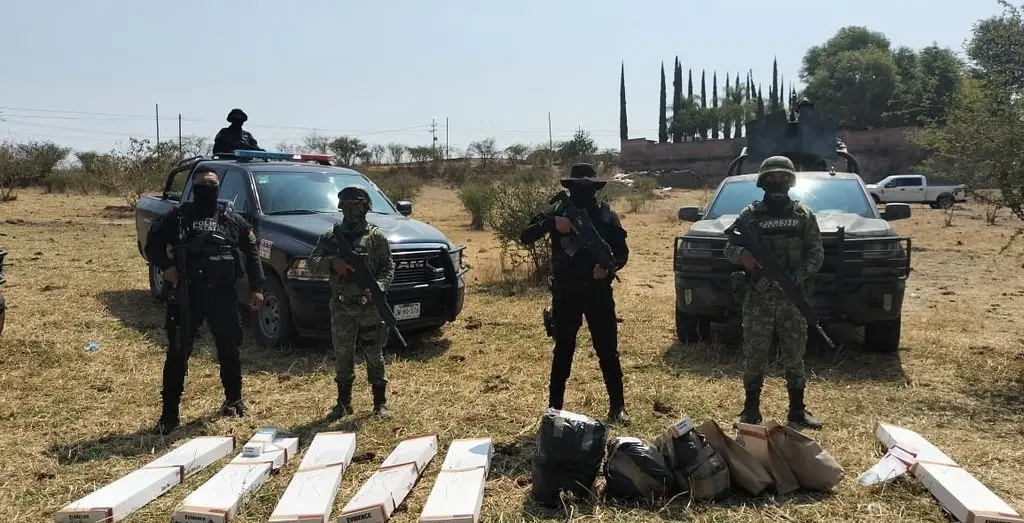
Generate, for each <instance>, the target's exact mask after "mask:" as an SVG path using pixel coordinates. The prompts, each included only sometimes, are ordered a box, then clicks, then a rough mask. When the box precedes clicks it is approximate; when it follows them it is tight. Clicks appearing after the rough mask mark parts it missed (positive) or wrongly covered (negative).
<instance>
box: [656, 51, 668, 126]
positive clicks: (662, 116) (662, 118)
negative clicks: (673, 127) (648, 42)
mask: <svg viewBox="0 0 1024 523" xmlns="http://www.w3.org/2000/svg"><path fill="white" fill-rule="evenodd" d="M666 97H667V93H666V92H665V62H664V61H662V62H661V103H660V104H659V105H658V109H659V112H658V143H668V119H667V118H668V115H667V114H666V113H667V112H668V106H667V105H666V102H667V100H666Z"/></svg>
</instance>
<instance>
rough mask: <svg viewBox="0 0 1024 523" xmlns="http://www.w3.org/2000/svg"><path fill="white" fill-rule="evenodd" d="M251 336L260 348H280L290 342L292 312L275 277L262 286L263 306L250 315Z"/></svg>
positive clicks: (268, 279)
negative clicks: (251, 320) (251, 322)
mask: <svg viewBox="0 0 1024 523" xmlns="http://www.w3.org/2000/svg"><path fill="white" fill-rule="evenodd" d="M252 319H253V328H252V330H253V336H255V338H256V343H257V344H258V345H259V346H261V347H281V346H283V345H285V344H287V343H288V342H289V341H291V333H292V311H291V308H290V307H289V306H288V295H286V294H285V293H284V287H283V286H282V285H281V282H280V281H279V280H278V279H277V277H276V276H269V277H268V278H267V280H266V283H265V285H264V286H263V305H262V306H260V308H259V309H258V310H257V311H256V312H255V313H254V314H253V315H252Z"/></svg>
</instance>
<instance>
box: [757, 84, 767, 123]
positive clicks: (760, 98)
mask: <svg viewBox="0 0 1024 523" xmlns="http://www.w3.org/2000/svg"><path fill="white" fill-rule="evenodd" d="M764 109H765V107H764V96H762V95H761V86H760V85H758V86H757V115H758V116H759V117H760V116H764Z"/></svg>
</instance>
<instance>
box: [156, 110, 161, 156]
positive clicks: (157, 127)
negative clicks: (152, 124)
mask: <svg viewBox="0 0 1024 523" xmlns="http://www.w3.org/2000/svg"><path fill="white" fill-rule="evenodd" d="M156 145H157V147H158V149H157V150H159V147H160V104H159V103H158V104H156Z"/></svg>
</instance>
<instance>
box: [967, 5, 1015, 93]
mask: <svg viewBox="0 0 1024 523" xmlns="http://www.w3.org/2000/svg"><path fill="white" fill-rule="evenodd" d="M999 5H1001V6H1002V7H1003V14H1002V15H1001V16H998V17H997V16H993V17H990V18H986V19H984V20H981V21H979V22H977V23H976V24H975V25H974V31H973V37H972V38H971V40H970V41H969V42H968V44H967V56H968V57H969V58H970V59H971V61H972V62H973V64H972V70H973V73H974V75H975V77H977V78H982V79H983V80H984V81H985V82H986V83H997V84H1002V85H1003V86H1006V87H1013V88H1017V89H1020V88H1024V22H1022V16H1021V12H1020V9H1018V8H1017V7H1015V6H1012V5H1010V3H1009V2H1007V1H1006V0H999Z"/></svg>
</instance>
